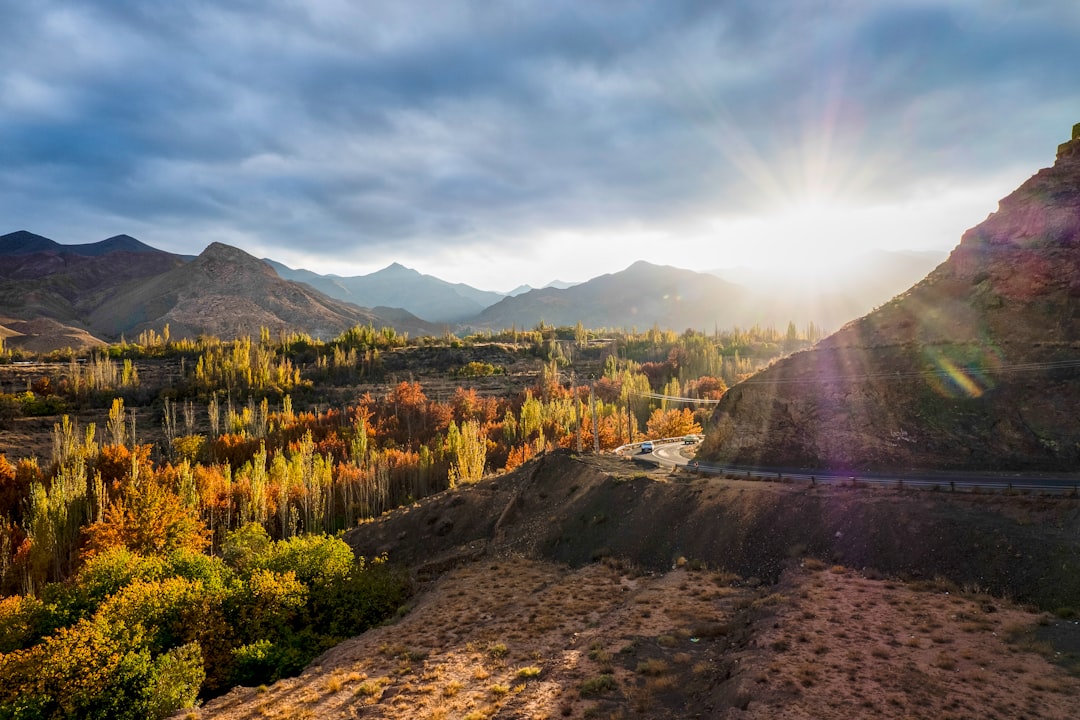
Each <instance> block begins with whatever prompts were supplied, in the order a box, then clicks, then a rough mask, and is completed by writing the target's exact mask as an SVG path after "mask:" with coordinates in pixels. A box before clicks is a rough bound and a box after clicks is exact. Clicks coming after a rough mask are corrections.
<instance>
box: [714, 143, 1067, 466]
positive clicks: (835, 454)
mask: <svg viewBox="0 0 1080 720" xmlns="http://www.w3.org/2000/svg"><path fill="white" fill-rule="evenodd" d="M1073 135H1074V138H1073V139H1072V140H1070V141H1069V142H1066V143H1064V144H1063V145H1061V146H1060V148H1059V149H1058V154H1057V161H1056V162H1055V164H1054V166H1053V167H1051V168H1047V169H1044V170H1041V171H1039V172H1038V173H1037V174H1035V175H1034V176H1033V177H1032V178H1030V179H1029V180H1028V181H1027V182H1025V183H1024V184H1023V185H1022V186H1020V187H1019V188H1018V189H1017V190H1016V191H1014V192H1013V193H1012V194H1011V195H1009V196H1008V197H1006V198H1005V199H1003V200H1002V201H1001V202H1000V205H999V208H998V210H997V212H995V213H993V214H992V215H991V216H990V217H988V218H987V219H986V221H984V222H983V223H981V224H980V225H978V226H976V227H974V228H972V229H971V230H968V231H967V232H966V233H965V234H964V236H963V238H962V239H961V242H960V244H959V245H958V246H957V247H956V249H955V250H953V252H952V254H951V255H950V257H949V259H948V260H947V261H946V262H944V263H943V264H942V265H941V266H939V267H938V268H937V269H936V270H934V271H933V272H932V273H931V274H930V275H928V276H927V277H926V278H925V279H924V280H923V281H922V282H920V283H919V284H917V285H916V286H915V287H913V288H911V289H910V290H908V291H907V292H906V293H904V294H902V295H900V296H898V297H896V298H894V299H893V300H892V301H890V302H889V303H887V304H886V305H884V306H883V307H881V308H879V309H878V310H876V311H875V312H873V313H871V314H869V315H867V316H865V317H863V318H861V319H859V320H856V321H854V322H852V323H849V324H848V325H847V326H845V327H844V328H842V329H841V330H840V331H839V332H837V333H835V334H834V335H832V336H830V337H829V338H827V339H825V340H824V341H822V342H821V343H820V344H819V345H818V346H817V347H816V348H815V349H814V350H811V351H807V352H804V353H799V354H797V355H794V356H791V357H789V358H787V359H785V360H783V361H781V362H779V363H776V364H775V365H774V366H773V367H771V368H769V369H768V370H766V371H765V372H762V373H760V374H759V375H757V376H755V377H753V378H751V379H750V380H748V381H746V382H744V383H742V384H740V385H736V386H735V387H734V388H732V390H731V391H730V392H729V393H728V395H727V396H726V397H725V398H724V401H723V402H722V403H721V404H720V405H719V407H718V408H717V411H716V414H715V416H714V418H713V422H712V423H711V425H712V427H711V430H710V432H709V433H708V437H707V439H706V442H705V444H704V447H703V448H702V455H703V456H704V457H709V458H712V459H717V460H724V461H728V462H738V463H755V464H765V465H778V466H787V465H795V466H802V467H829V468H838V469H839V468H842V469H847V468H866V469H914V468H951V469H980V470H985V469H1034V468H1038V469H1044V470H1074V469H1077V468H1078V467H1080V423H1078V421H1077V417H1076V414H1075V408H1077V407H1080V125H1078V126H1077V127H1076V128H1074V131H1073Z"/></svg>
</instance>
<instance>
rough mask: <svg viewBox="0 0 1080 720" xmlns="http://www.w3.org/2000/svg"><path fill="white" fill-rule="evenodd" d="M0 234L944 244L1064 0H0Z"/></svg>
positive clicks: (1054, 136) (813, 251)
mask: <svg viewBox="0 0 1080 720" xmlns="http://www.w3.org/2000/svg"><path fill="white" fill-rule="evenodd" d="M0 18H2V20H3V21H2V22H0V221H2V222H0V234H2V233H6V232H11V231H14V230H29V231H32V232H35V233H38V234H40V235H44V236H46V237H49V238H52V239H53V240H56V241H57V242H60V243H65V244H68V243H85V242H95V241H98V240H102V239H104V238H107V237H110V236H112V235H116V234H121V233H126V234H129V235H132V236H135V237H137V238H139V239H140V240H142V241H143V242H146V243H148V244H150V245H153V246H155V247H158V248H161V249H163V250H168V251H171V252H178V253H184V254H197V253H199V252H201V251H202V250H203V248H205V247H206V246H207V245H208V244H209V243H211V242H215V241H218V242H224V243H227V244H230V245H235V246H237V247H240V248H242V249H244V250H246V251H247V252H249V253H251V254H253V255H256V256H258V257H271V258H273V259H275V260H279V261H281V262H284V263H285V264H287V265H290V266H292V267H304V268H308V269H311V270H314V271H316V272H321V273H335V274H339V275H362V274H366V273H370V272H373V271H375V270H378V269H379V268H381V267H385V266H386V265H388V264H390V263H392V262H399V263H401V264H403V265H406V266H408V267H412V268H414V269H417V270H419V271H421V272H424V273H428V274H431V275H436V276H438V277H440V278H443V279H445V280H450V281H453V282H467V283H469V284H471V285H473V286H475V287H479V288H483V289H490V290H509V289H510V288H512V287H515V286H517V285H519V284H522V283H528V284H531V285H533V286H541V285H544V284H546V283H548V282H549V281H551V280H553V279H556V278H559V279H562V280H569V281H574V280H584V279H587V278H589V277H593V276H596V275H599V274H603V273H607V272H615V271H618V270H621V269H623V268H625V267H627V266H628V265H630V264H631V263H633V262H634V261H636V260H647V261H650V262H656V263H661V264H667V265H675V266H678V267H686V268H691V269H698V270H707V269H715V268H724V267H751V268H758V269H761V268H773V269H775V270H776V271H777V272H778V273H807V272H813V273H819V274H827V273H828V271H829V267H830V266H831V265H832V264H833V263H837V262H841V261H843V260H844V259H845V258H852V257H857V256H858V254H859V253H861V252H864V251H867V250H871V249H912V250H941V251H947V250H949V249H951V248H952V247H953V246H955V245H956V243H957V242H958V241H959V238H960V235H961V234H962V232H963V231H964V230H965V229H967V228H969V227H971V226H973V225H975V224H977V223H978V222H980V221H981V220H982V219H984V218H985V217H986V215H987V214H988V213H990V212H992V211H993V210H994V209H996V207H997V201H998V200H999V199H1000V198H1002V197H1003V196H1005V195H1006V194H1008V193H1009V192H1010V191H1011V190H1012V189H1014V188H1015V187H1016V186H1017V185H1019V184H1020V183H1021V182H1023V180H1025V179H1026V178H1028V177H1029V176H1030V175H1032V174H1033V173H1034V172H1036V171H1037V170H1038V169H1039V168H1041V167H1046V166H1048V165H1050V164H1052V163H1053V160H1054V153H1055V151H1056V147H1057V145H1058V144H1059V143H1061V142H1064V141H1066V140H1068V139H1069V137H1070V132H1071V128H1072V125H1073V124H1074V123H1077V122H1080V72H1078V71H1077V68H1080V42H1078V39H1080V3H1076V2H1074V0H1017V1H1016V2H1007V1H1005V0H997V1H995V0H942V1H938V2H930V1H921V0H875V1H873V2H869V1H864V0H787V1H785V0H773V1H769V2H758V1H756V0H746V1H744V2H739V1H736V0H701V1H697V0H663V1H662V2H660V1H650V2H645V1H641V2H635V1H633V0H620V1H619V2H615V1H611V2H607V1H604V0H596V1H588V0H569V1H563V0H542V1H541V0H538V1H535V2H533V1H528V0H476V1H473V2H465V1H456V0H440V1H439V2H410V1H409V0H394V1H393V2H364V1H357V0H293V1H283V0H230V1H227V2H221V1H220V0H218V1H211V0H171V1H170V2H168V3H147V2H141V1H139V0H77V1H65V0H49V1H45V2H19V1H18V0H0Z"/></svg>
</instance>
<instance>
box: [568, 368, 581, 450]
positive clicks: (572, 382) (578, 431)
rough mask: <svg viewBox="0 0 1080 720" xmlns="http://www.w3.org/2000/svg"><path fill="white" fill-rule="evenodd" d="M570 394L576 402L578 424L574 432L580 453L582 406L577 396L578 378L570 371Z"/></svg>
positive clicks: (576, 423) (576, 421) (575, 415)
mask: <svg viewBox="0 0 1080 720" xmlns="http://www.w3.org/2000/svg"><path fill="white" fill-rule="evenodd" d="M570 395H571V398H572V400H573V402H574V425H575V426H576V428H575V430H574V434H575V435H576V436H577V437H576V447H577V453H578V455H580V454H581V408H579V407H578V405H579V404H580V403H579V402H578V396H577V380H576V379H575V377H574V373H570Z"/></svg>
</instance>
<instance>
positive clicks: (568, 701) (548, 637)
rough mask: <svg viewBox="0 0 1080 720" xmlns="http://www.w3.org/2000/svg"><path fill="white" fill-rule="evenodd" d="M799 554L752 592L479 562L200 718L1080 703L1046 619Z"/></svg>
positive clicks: (759, 713)
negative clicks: (775, 579) (781, 575)
mask: <svg viewBox="0 0 1080 720" xmlns="http://www.w3.org/2000/svg"><path fill="white" fill-rule="evenodd" d="M801 565H802V568H801V569H798V570H795V571H792V573H790V574H789V575H787V576H785V579H784V581H783V582H782V583H781V584H780V585H779V586H774V587H768V586H765V585H762V586H761V587H756V588H748V587H745V586H743V587H734V586H733V585H732V583H733V582H734V583H739V582H740V581H739V579H738V578H735V577H733V576H727V575H723V574H721V573H718V572H714V571H709V570H693V571H691V570H690V569H689V563H687V567H685V568H683V569H680V570H674V571H672V572H669V573H667V574H666V575H657V576H639V575H629V574H626V573H624V572H623V569H622V568H620V567H619V566H618V565H617V564H615V563H609V564H603V563H601V564H595V565H591V566H588V567H585V568H582V569H580V570H568V569H566V568H563V567H559V566H554V565H550V564H544V563H539V562H532V561H526V560H521V559H508V560H504V561H496V562H492V561H486V562H478V563H474V564H471V565H467V566H464V567H461V568H458V569H456V570H453V571H450V572H449V573H447V574H446V575H445V576H443V578H442V579H441V580H439V581H437V582H436V583H435V584H434V585H433V586H432V587H430V588H429V589H427V591H426V592H424V593H423V594H422V595H421V597H420V598H419V599H418V603H417V606H416V609H415V610H413V612H412V613H410V614H409V615H407V616H405V617H404V618H402V619H401V620H400V621H398V623H397V624H396V625H393V626H388V627H383V628H379V629H376V630H373V631H371V632H369V633H367V634H365V635H363V636H361V637H359V638H355V639H353V640H350V641H348V642H346V643H344V644H342V645H341V646H339V647H337V648H335V649H334V650H332V651H331V652H330V653H328V654H327V655H325V656H323V657H322V658H320V659H319V660H317V661H316V663H315V666H314V667H313V668H311V669H309V670H308V671H306V672H305V673H304V674H303V675H302V676H300V677H299V678H294V679H291V680H285V681H282V682H279V683H277V684H275V685H273V686H271V687H269V688H263V689H261V690H254V689H242V690H236V691H234V692H233V693H231V694H229V695H227V696H225V697H224V698H220V699H218V700H215V701H213V702H211V703H210V704H209V705H208V706H207V707H205V708H203V709H202V710H200V711H198V712H197V714H198V717H200V718H223V719H225V720H240V719H242V718H243V719H249V718H250V719H255V718H301V717H312V718H314V717H318V718H330V719H335V718H342V719H344V718H352V717H359V716H362V717H373V718H388V719H404V718H410V719H411V718H430V719H433V720H440V719H449V718H468V717H472V718H492V717H496V716H497V717H513V718H547V719H552V720H553V719H554V718H560V717H581V718H585V717H592V718H630V717H645V718H652V717H655V718H660V717H678V716H684V715H685V714H687V713H689V714H693V712H699V713H703V715H702V716H706V715H709V711H707V710H706V709H705V708H706V707H709V708H712V709H713V710H712V712H713V713H714V714H715V712H718V711H719V710H721V709H723V708H725V707H731V706H732V705H734V706H735V707H740V708H744V710H743V711H742V714H741V715H740V717H745V718H778V719H780V720H784V719H787V718H837V719H843V720H847V718H851V717H868V716H873V717H881V718H896V719H897V720H900V719H902V718H907V717H927V718H929V717H934V718H964V717H980V718H1000V719H1002V720H1004V719H1005V718H1013V717H1040V718H1072V717H1073V716H1074V708H1073V704H1072V702H1071V699H1072V698H1074V697H1076V696H1078V695H1080V679H1078V678H1076V677H1074V676H1070V675H1069V674H1068V673H1067V672H1065V671H1064V670H1063V669H1062V668H1059V667H1057V666H1055V665H1052V664H1050V662H1049V660H1048V657H1049V656H1050V655H1052V649H1051V648H1050V647H1049V645H1048V644H1047V643H1046V642H1045V641H1043V640H1040V639H1038V638H1037V637H1036V635H1035V634H1034V632H1033V628H1036V627H1037V626H1038V623H1039V621H1040V616H1038V615H1033V614H1031V613H1028V612H1025V611H1023V610H1021V609H1017V608H1013V607H1009V606H1008V605H1007V604H1006V603H1003V602H1001V601H999V600H992V599H988V598H986V597H980V596H970V595H965V594H964V593H963V592H962V591H957V590H956V589H955V588H953V587H951V586H946V585H945V584H943V583H941V582H938V581H930V582H928V583H922V584H920V585H919V586H918V587H915V588H913V587H911V586H909V585H905V584H903V583H899V582H896V581H886V580H874V579H868V578H866V577H863V576H862V575H860V574H859V573H857V572H854V571H852V570H850V569H847V568H841V567H829V566H826V565H824V564H823V563H820V564H819V563H810V564H809V565H810V567H808V566H807V565H808V564H807V561H806V560H805V559H804V560H803V561H802V563H801ZM946 593H948V594H946ZM987 607H991V608H992V611H987V610H986V608H987ZM643 609H648V610H649V612H648V613H647V614H646V613H643V612H642V610H643ZM695 702H697V703H699V705H698V706H696V707H697V709H696V710H695V709H694V707H695V706H694V705H693V703H695ZM688 703H690V704H689V705H688Z"/></svg>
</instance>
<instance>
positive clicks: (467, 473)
mask: <svg viewBox="0 0 1080 720" xmlns="http://www.w3.org/2000/svg"><path fill="white" fill-rule="evenodd" d="M447 444H448V445H449V447H450V453H451V457H452V458H453V461H452V462H451V465H450V474H449V479H450V487H454V486H456V485H457V484H459V483H474V482H477V481H479V480H480V479H481V478H483V477H484V465H485V463H486V462H487V437H486V436H485V435H484V433H483V431H482V430H481V427H480V423H478V422H476V421H475V420H467V421H465V422H463V423H462V424H461V427H460V428H459V427H458V426H457V424H456V423H451V424H450V433H449V435H448V437H447Z"/></svg>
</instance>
